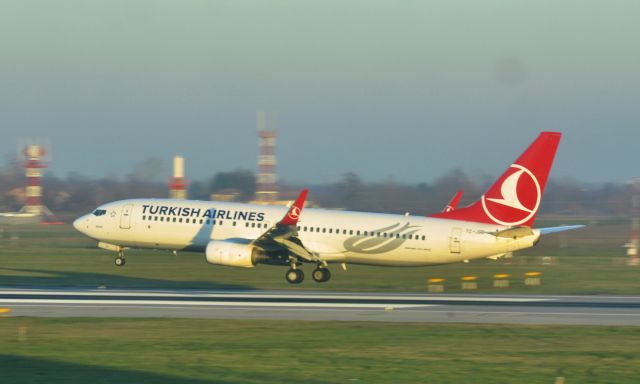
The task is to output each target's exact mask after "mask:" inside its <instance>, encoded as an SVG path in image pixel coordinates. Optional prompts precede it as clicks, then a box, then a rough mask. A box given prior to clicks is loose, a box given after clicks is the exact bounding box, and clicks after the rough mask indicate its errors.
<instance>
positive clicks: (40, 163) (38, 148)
mask: <svg viewBox="0 0 640 384" xmlns="http://www.w3.org/2000/svg"><path fill="white" fill-rule="evenodd" d="M18 148H19V152H18V157H19V160H21V163H22V165H23V167H24V169H25V176H26V182H27V185H26V188H25V198H26V202H25V206H24V207H23V208H22V210H21V212H24V213H28V214H32V215H35V216H43V215H45V214H47V215H51V211H49V209H48V208H47V207H46V206H45V205H44V203H43V202H42V173H43V170H44V169H45V168H47V165H48V163H49V161H50V159H51V148H50V145H48V144H44V143H43V142H42V141H33V140H31V141H29V140H21V141H20V142H19V143H18Z"/></svg>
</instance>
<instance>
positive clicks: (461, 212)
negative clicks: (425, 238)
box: [433, 132, 562, 227]
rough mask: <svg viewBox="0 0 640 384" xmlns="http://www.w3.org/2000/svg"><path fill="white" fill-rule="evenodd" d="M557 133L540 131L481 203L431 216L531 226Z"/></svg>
mask: <svg viewBox="0 0 640 384" xmlns="http://www.w3.org/2000/svg"><path fill="white" fill-rule="evenodd" d="M561 136H562V134H561V133H559V132H542V133H540V136H538V138H537V139H536V140H535V141H534V142H533V143H532V144H531V145H530V146H529V148H527V150H526V151H524V153H523V154H522V155H520V157H519V158H518V159H517V160H516V161H515V162H514V163H513V164H512V165H511V166H510V167H509V168H508V169H507V170H506V172H505V173H503V174H502V176H500V178H499V179H498V181H496V182H495V184H493V185H492V186H491V188H489V190H488V191H487V192H485V194H484V195H482V197H481V198H480V200H478V201H476V202H475V203H473V204H471V205H470V206H468V207H464V208H458V209H456V210H453V211H451V212H443V213H439V214H436V215H433V217H438V218H443V219H451V220H464V221H474V222H480V223H489V224H500V225H506V226H510V227H511V226H527V227H531V226H532V225H533V222H534V221H535V219H536V214H537V213H538V208H539V207H540V201H541V200H542V194H543V193H544V187H545V185H546V184H547V177H548V176H549V171H550V170H551V165H552V164H553V159H554V157H555V155H556V150H557V149H558V144H559V143H560V137H561Z"/></svg>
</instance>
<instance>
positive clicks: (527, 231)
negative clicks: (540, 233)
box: [493, 227, 533, 239]
mask: <svg viewBox="0 0 640 384" xmlns="http://www.w3.org/2000/svg"><path fill="white" fill-rule="evenodd" d="M493 235H494V236H495V237H506V238H509V239H517V238H520V237H527V236H532V235H533V230H531V228H529V227H514V228H509V229H505V230H503V231H498V232H496V233H494V234H493Z"/></svg>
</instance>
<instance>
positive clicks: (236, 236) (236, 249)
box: [73, 132, 579, 283]
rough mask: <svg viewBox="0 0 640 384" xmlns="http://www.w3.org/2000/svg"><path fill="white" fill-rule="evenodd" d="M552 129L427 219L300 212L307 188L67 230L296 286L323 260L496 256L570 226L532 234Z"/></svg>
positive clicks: (146, 204) (104, 212)
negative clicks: (270, 275) (281, 271)
mask: <svg viewBox="0 0 640 384" xmlns="http://www.w3.org/2000/svg"><path fill="white" fill-rule="evenodd" d="M560 136H561V134H560V133H555V132H543V133H541V134H540V136H539V137H538V138H537V139H536V140H535V141H534V142H533V143H532V144H531V146H529V148H528V149H527V150H526V151H525V152H524V153H523V154H522V155H521V156H520V157H519V158H518V159H517V160H516V161H515V163H513V164H512V165H511V166H509V168H508V169H507V170H506V172H505V173H504V174H502V176H501V177H500V178H499V179H498V181H497V182H496V183H495V184H494V185H493V186H491V188H489V190H488V191H487V192H486V193H485V194H484V195H482V197H481V198H480V200H478V201H477V202H475V203H473V204H471V205H470V206H468V207H464V208H456V209H453V208H455V204H457V198H454V202H453V203H452V204H453V206H452V207H450V208H451V209H445V211H444V212H442V213H438V214H435V215H433V216H431V217H418V216H407V215H392V214H381V213H364V212H347V211H332V210H325V209H305V210H304V213H303V206H304V203H305V199H306V197H307V190H304V191H302V193H301V194H300V196H299V197H298V198H297V199H296V201H295V202H294V203H293V204H292V205H291V206H290V207H289V208H286V207H278V206H263V205H249V204H240V203H228V202H215V201H192V200H170V199H134V200H123V201H116V202H112V203H108V204H104V205H101V206H100V207H98V208H97V209H96V210H95V211H93V212H92V213H90V214H88V215H85V216H83V217H80V218H79V219H77V220H76V221H75V222H74V223H73V225H74V227H75V228H76V229H77V230H78V231H80V232H82V233H84V234H85V235H87V236H89V237H91V238H93V239H95V240H97V241H98V242H99V243H98V246H99V247H101V248H104V249H108V250H113V251H116V252H117V253H118V256H117V257H116V259H115V263H116V265H119V266H121V265H124V263H125V259H124V256H123V255H124V253H123V252H124V250H126V249H127V248H129V247H136V248H153V249H168V250H173V251H178V250H182V251H193V252H204V254H205V256H206V260H207V261H208V262H209V263H211V264H219V265H227V266H234V267H255V266H256V265H257V264H273V265H283V266H288V267H289V269H288V271H287V273H286V274H285V277H286V279H287V281H288V282H290V283H300V282H302V280H303V279H304V274H303V272H302V270H301V269H300V267H301V265H302V264H305V263H312V264H315V265H316V268H315V269H314V271H313V274H312V276H313V279H314V280H315V281H317V282H325V281H328V280H329V278H330V276H331V274H330V272H329V269H328V264H332V263H352V264H368V265H381V266H425V265H433V264H446V263H455V262H460V261H464V260H471V259H479V258H487V257H490V258H494V257H499V256H501V255H503V254H505V253H507V252H512V251H517V250H520V249H525V248H529V247H532V246H534V245H535V244H536V243H537V242H538V240H539V239H540V236H541V235H543V234H546V233H552V232H559V231H563V230H568V229H573V228H577V227H579V226H566V227H554V228H542V229H533V228H532V226H533V223H534V220H535V217H536V213H537V212H538V208H539V206H540V201H541V199H542V194H543V192H544V187H545V184H546V182H547V176H548V175H549V171H550V169H551V165H552V163H553V159H554V156H555V153H556V149H557V147H558V144H559V142H560Z"/></svg>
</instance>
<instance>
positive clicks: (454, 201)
mask: <svg viewBox="0 0 640 384" xmlns="http://www.w3.org/2000/svg"><path fill="white" fill-rule="evenodd" d="M463 193H464V190H462V189H461V190H459V191H458V192H456V194H455V195H453V198H451V201H449V204H447V206H446V207H444V209H443V210H442V212H443V213H445V212H451V211H455V209H456V208H458V203H459V202H460V198H462V194H463Z"/></svg>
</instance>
